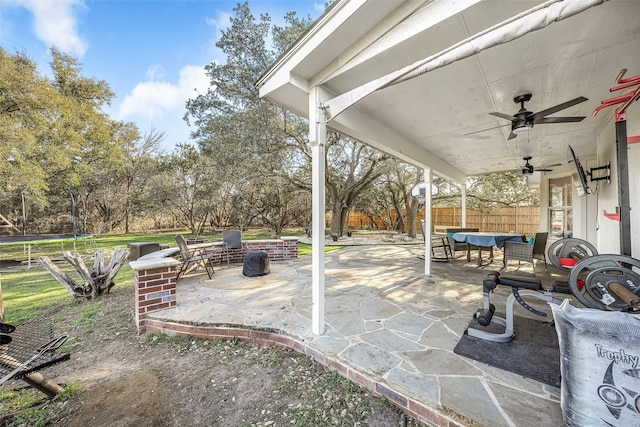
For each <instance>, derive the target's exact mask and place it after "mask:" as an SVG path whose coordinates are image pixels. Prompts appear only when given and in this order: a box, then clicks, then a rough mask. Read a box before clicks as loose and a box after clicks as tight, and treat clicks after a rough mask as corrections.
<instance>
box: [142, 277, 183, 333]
mask: <svg viewBox="0 0 640 427" xmlns="http://www.w3.org/2000/svg"><path fill="white" fill-rule="evenodd" d="M135 298H136V308H135V310H136V313H135V315H136V325H137V327H138V333H143V332H145V330H146V324H147V315H148V314H149V313H151V312H153V311H158V310H163V309H165V308H169V307H175V305H176V268H175V267H174V266H166V267H160V268H154V269H150V270H139V271H136V288H135Z"/></svg>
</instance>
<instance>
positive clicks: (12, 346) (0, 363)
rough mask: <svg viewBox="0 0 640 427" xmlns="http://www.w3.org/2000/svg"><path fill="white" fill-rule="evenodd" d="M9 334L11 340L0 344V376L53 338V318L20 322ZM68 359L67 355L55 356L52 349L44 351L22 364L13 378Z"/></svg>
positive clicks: (36, 352) (28, 357) (4, 374)
mask: <svg viewBox="0 0 640 427" xmlns="http://www.w3.org/2000/svg"><path fill="white" fill-rule="evenodd" d="M9 336H10V337H11V338H12V340H11V342H10V343H9V344H5V345H0V378H2V377H4V376H6V375H7V374H9V373H10V372H12V371H13V370H15V369H16V368H17V367H18V366H20V365H21V364H22V363H24V362H26V361H27V360H29V359H30V358H32V357H33V356H35V355H36V354H38V353H39V352H40V348H41V347H42V346H45V345H47V343H49V342H51V340H52V339H53V338H54V335H53V319H52V318H43V319H38V320H34V321H31V322H25V323H22V324H20V325H17V326H16V330H15V331H14V332H12V333H11V334H9ZM68 359H69V355H63V356H57V355H56V354H55V352H53V351H52V352H46V353H44V354H42V355H40V356H39V357H37V358H36V359H34V360H33V361H31V363H29V364H28V365H27V366H24V367H23V369H21V370H20V372H17V373H16V374H15V375H14V376H13V378H19V377H20V376H23V375H25V374H27V373H29V372H33V371H36V370H38V369H41V368H43V367H45V366H49V365H51V364H54V363H58V362H62V361H63V360H68Z"/></svg>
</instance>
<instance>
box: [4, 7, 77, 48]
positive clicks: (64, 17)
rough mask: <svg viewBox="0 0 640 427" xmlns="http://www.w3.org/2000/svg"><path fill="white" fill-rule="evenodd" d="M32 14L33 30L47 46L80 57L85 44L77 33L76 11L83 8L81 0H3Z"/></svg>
mask: <svg viewBox="0 0 640 427" xmlns="http://www.w3.org/2000/svg"><path fill="white" fill-rule="evenodd" d="M3 1H7V4H8V5H13V6H21V7H24V8H25V9H27V10H28V11H29V12H31V13H32V14H33V31H34V32H35V34H36V36H37V37H38V38H39V39H40V40H42V41H43V42H45V43H46V44H47V45H48V46H55V47H57V48H58V49H60V50H61V51H63V52H65V53H70V54H73V55H74V56H77V57H82V56H83V55H84V54H85V52H86V51H87V45H86V43H85V42H84V41H83V40H82V38H81V37H80V35H79V34H78V28H77V22H76V13H77V12H78V10H79V9H84V8H85V5H84V2H82V1H81V0H56V1H51V0H48V1H47V0H3Z"/></svg>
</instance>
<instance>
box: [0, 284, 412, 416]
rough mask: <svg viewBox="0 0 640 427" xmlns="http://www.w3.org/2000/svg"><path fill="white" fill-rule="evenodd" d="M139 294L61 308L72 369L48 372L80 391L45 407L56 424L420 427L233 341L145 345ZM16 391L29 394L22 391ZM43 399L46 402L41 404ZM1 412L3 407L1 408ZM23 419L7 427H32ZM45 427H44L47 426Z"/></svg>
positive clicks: (292, 363)
mask: <svg viewBox="0 0 640 427" xmlns="http://www.w3.org/2000/svg"><path fill="white" fill-rule="evenodd" d="M133 302H134V296H133V286H128V287H118V286H116V287H115V288H114V289H113V292H112V294H111V295H108V296H105V297H102V298H101V299H99V300H97V301H94V302H91V303H88V304H82V305H73V306H70V307H69V306H67V307H65V308H62V309H61V308H57V309H55V310H54V311H52V312H51V313H43V315H47V314H48V315H55V330H56V334H57V335H61V334H66V335H68V336H69V337H70V338H69V340H68V341H67V343H66V344H65V345H64V346H63V348H62V350H64V351H65V352H69V353H70V354H71V360H69V361H67V362H64V363H61V364H59V365H56V366H53V367H50V368H47V369H46V370H45V371H44V374H45V375H46V376H47V377H49V378H50V379H51V380H53V381H55V382H58V383H64V384H73V385H74V386H76V387H77V388H78V389H79V391H77V392H75V393H73V394H72V395H71V396H70V397H69V398H67V399H65V400H60V401H58V400H55V401H44V402H41V403H40V405H41V406H42V407H43V408H44V407H46V408H47V411H48V412H47V414H48V415H47V417H48V419H47V420H46V421H47V423H49V424H56V425H66V426H72V427H74V426H78V427H79V426H87V425H93V426H184V425H209V426H269V425H273V426H276V425H277V426H282V425H305V426H311V425H313V426H315V425H349V426H358V425H370V426H385V427H386V426H400V425H409V426H411V425H418V424H417V423H416V422H415V421H414V420H407V419H406V417H405V416H404V415H403V414H402V413H401V412H400V411H399V410H398V409H397V408H396V407H394V406H392V405H390V404H389V403H388V402H386V401H384V400H382V399H380V398H378V397H375V396H372V395H371V394H369V393H368V392H366V391H365V390H364V389H362V388H360V387H357V386H355V385H353V384H352V383H350V382H349V381H347V380H345V379H344V378H342V377H341V376H339V375H338V374H336V373H335V372H332V371H330V370H327V369H324V368H323V367H322V366H319V365H317V364H316V363H315V362H314V361H313V360H312V359H310V358H309V357H308V356H306V355H302V354H299V353H297V352H295V351H293V350H290V349H285V348H280V347H260V346H255V345H250V344H245V343H239V342H234V341H200V340H194V339H189V338H180V339H173V338H171V339H170V338H168V337H165V336H162V335H151V334H145V335H142V336H138V335H137V333H136V329H135V323H134V319H133V313H134V307H133ZM7 385H9V386H10V387H14V388H16V389H22V388H24V386H25V383H23V382H22V381H14V382H11V383H9V384H5V386H7ZM43 396H44V395H43ZM0 412H2V402H0ZM15 415H16V416H12V417H7V418H4V419H3V420H2V422H0V424H2V425H8V426H23V425H34V423H33V422H32V421H24V420H21V419H20V418H18V415H20V414H15ZM42 425H44V424H42Z"/></svg>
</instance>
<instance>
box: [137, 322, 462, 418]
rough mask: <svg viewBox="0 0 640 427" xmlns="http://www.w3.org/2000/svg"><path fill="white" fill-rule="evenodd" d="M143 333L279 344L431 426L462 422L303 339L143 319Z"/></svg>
mask: <svg viewBox="0 0 640 427" xmlns="http://www.w3.org/2000/svg"><path fill="white" fill-rule="evenodd" d="M146 332H147V333H164V334H166V335H168V336H172V337H179V336H189V337H193V338H198V339H203V340H216V339H237V340H238V341H242V342H250V343H254V344H257V345H261V346H276V345H277V346H282V347H286V348H290V349H292V350H295V351H297V352H298V353H302V354H306V355H308V356H310V357H312V358H313V359H314V360H315V361H316V362H318V363H320V364H321V365H323V366H326V367H327V368H329V369H332V370H334V371H336V372H338V373H339V374H340V375H342V376H343V377H345V378H347V379H349V380H350V381H352V382H354V383H356V384H358V385H359V386H361V387H364V388H365V389H367V390H368V391H369V392H370V393H371V394H373V395H374V396H384V398H386V399H387V400H389V401H390V402H392V403H393V404H394V405H395V406H396V407H398V408H399V409H400V410H401V411H403V412H404V413H405V414H407V415H409V416H411V417H414V418H417V419H419V420H420V421H422V422H424V423H426V424H428V425H429V426H433V427H464V425H463V424H460V423H459V422H457V421H455V420H453V419H451V418H449V417H448V416H446V415H444V414H443V413H441V412H440V411H438V410H437V409H434V408H431V407H429V406H426V405H424V404H422V403H421V402H419V401H417V400H415V399H413V398H411V397H407V396H405V395H403V394H402V393H400V392H398V391H395V390H394V389H393V388H392V387H389V385H388V384H385V383H383V382H379V381H376V380H374V379H372V378H370V377H368V376H367V375H366V374H364V373H362V372H359V371H357V370H355V369H353V368H352V367H350V366H348V365H345V364H344V363H342V362H341V361H339V360H336V359H334V358H331V357H327V356H326V355H324V354H323V353H322V352H320V351H318V350H317V349H315V348H312V347H310V346H308V345H306V344H305V343H304V342H302V341H300V340H298V339H295V338H293V337H291V336H288V335H284V334H282V333H279V332H269V331H264V330H258V329H253V328H250V327H246V326H233V327H232V326H228V325H224V326H220V325H215V324H207V325H193V324H186V323H179V322H170V321H166V320H161V319H154V318H151V317H149V318H147V323H146Z"/></svg>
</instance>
